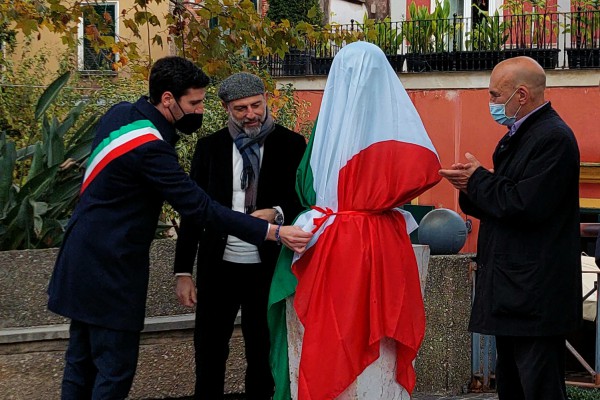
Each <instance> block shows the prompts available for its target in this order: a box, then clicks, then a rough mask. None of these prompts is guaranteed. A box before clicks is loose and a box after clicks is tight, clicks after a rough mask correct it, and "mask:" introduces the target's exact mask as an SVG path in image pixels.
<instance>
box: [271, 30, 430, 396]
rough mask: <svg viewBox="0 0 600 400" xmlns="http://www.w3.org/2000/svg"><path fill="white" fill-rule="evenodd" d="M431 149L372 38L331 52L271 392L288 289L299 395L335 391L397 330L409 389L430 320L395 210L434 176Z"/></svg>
mask: <svg viewBox="0 0 600 400" xmlns="http://www.w3.org/2000/svg"><path fill="white" fill-rule="evenodd" d="M439 168H440V164H439V160H438V157H437V154H436V151H435V149H434V147H433V145H432V143H431V141H430V139H429V137H428V136H427V133H426V131H425V128H424V127H423V124H422V122H421V119H420V117H419V115H418V113H417V111H416V109H415V108H414V106H413V104H412V102H411V101H410V99H409V97H408V95H407V93H406V91H405V90H404V88H403V86H402V84H401V83H400V81H399V79H398V77H397V75H396V73H395V72H394V71H393V70H392V69H391V67H390V65H389V63H388V61H387V59H386V58H385V55H384V54H383V52H382V51H381V50H380V49H379V48H378V47H376V46H374V45H371V44H368V43H364V42H357V43H353V44H350V45H348V46H345V47H344V48H343V49H342V50H341V51H340V52H339V53H338V54H337V55H336V57H335V59H334V62H333V65H332V68H331V72H330V74H329V77H328V79H327V84H326V88H325V91H324V94H323V100H322V104H321V109H320V112H319V118H318V121H317V123H316V125H315V129H314V131H313V134H312V136H311V139H310V142H309V145H308V148H307V150H306V153H305V155H304V159H303V160H302V163H301V165H300V167H299V169H298V174H297V180H296V188H297V191H298V194H299V196H300V197H301V200H302V202H303V203H304V205H305V207H306V208H307V211H306V212H304V213H303V214H301V215H300V216H299V217H298V218H297V220H296V221H295V225H297V226H301V227H302V228H303V229H305V230H306V231H310V230H312V231H314V232H315V235H314V237H313V239H312V241H311V243H310V244H309V247H308V249H307V250H306V251H305V252H304V253H303V254H302V255H298V254H296V255H294V254H292V253H291V251H289V250H287V249H285V250H284V251H282V254H281V256H280V259H279V262H278V264H277V267H276V271H275V276H274V278H273V283H272V287H271V293H270V299H269V324H270V329H271V346H272V347H271V365H272V370H273V375H274V378H275V383H276V394H275V399H276V400H287V399H289V398H291V393H290V387H289V383H290V382H289V364H288V353H287V333H286V321H285V299H286V298H287V297H288V296H291V295H292V294H294V293H295V298H294V308H295V310H296V313H297V315H298V318H299V320H300V321H301V323H302V325H303V327H304V338H303V342H302V354H301V359H300V370H299V381H298V397H297V398H298V399H299V400H326V399H334V398H336V396H338V395H339V394H340V393H342V392H343V391H344V390H345V389H346V388H347V387H348V385H350V384H351V383H352V382H353V381H354V380H355V379H356V377H357V376H358V375H360V373H361V372H362V371H363V370H364V369H365V368H366V367H367V366H368V365H369V364H371V363H372V362H373V361H375V360H376V359H377V358H378V357H379V349H380V341H381V340H382V338H384V337H388V338H391V339H393V340H394V341H395V342H396V349H397V375H396V379H397V381H398V382H399V383H400V384H401V385H402V386H403V387H404V388H405V389H407V390H408V392H409V393H410V392H412V390H413V388H414V385H415V380H416V377H415V372H414V369H413V366H412V361H413V360H414V358H415V356H416V354H417V350H418V348H419V346H420V344H421V342H422V339H423V335H424V330H425V315H424V308H423V301H422V296H421V289H420V283H419V276H418V270H417V264H416V260H415V257H414V253H413V250H412V245H411V243H410V239H409V237H408V234H407V232H406V222H405V217H404V216H403V214H402V213H401V212H399V211H398V210H396V209H395V208H396V207H399V206H401V205H403V204H405V203H407V202H409V201H410V200H412V199H413V198H415V197H416V196H418V195H419V194H420V193H422V192H424V191H425V190H427V189H428V188H430V187H431V186H433V185H435V184H436V183H437V182H438V181H439V176H438V170H439Z"/></svg>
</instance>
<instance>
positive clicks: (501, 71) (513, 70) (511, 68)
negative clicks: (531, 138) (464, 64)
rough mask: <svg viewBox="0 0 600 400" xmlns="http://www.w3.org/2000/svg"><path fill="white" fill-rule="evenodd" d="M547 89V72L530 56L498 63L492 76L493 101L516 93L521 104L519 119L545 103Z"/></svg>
mask: <svg viewBox="0 0 600 400" xmlns="http://www.w3.org/2000/svg"><path fill="white" fill-rule="evenodd" d="M545 89H546V73H545V72H544V69H543V68H542V67H541V66H540V64H538V63H537V62H536V61H535V60H534V59H532V58H530V57H514V58H509V59H507V60H504V61H502V62H500V63H499V64H498V65H496V67H495V68H494V70H493V71H492V75H491V76H490V96H491V101H492V102H497V103H501V102H503V101H502V100H504V101H506V100H507V99H508V97H509V96H510V95H511V94H513V93H514V94H515V97H516V98H517V99H518V102H519V105H520V109H519V112H518V115H517V119H519V118H520V117H522V116H524V115H527V114H529V112H531V111H533V110H534V109H536V108H537V107H539V106H541V105H542V104H544V102H545V100H544V90H545ZM515 91H516V92H515ZM494 97H495V98H496V99H497V100H498V101H496V100H494Z"/></svg>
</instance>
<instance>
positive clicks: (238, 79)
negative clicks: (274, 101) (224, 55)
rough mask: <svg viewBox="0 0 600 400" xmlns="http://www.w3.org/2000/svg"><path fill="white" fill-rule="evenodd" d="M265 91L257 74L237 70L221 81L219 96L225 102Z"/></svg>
mask: <svg viewBox="0 0 600 400" xmlns="http://www.w3.org/2000/svg"><path fill="white" fill-rule="evenodd" d="M264 93H265V84H264V83H263V81H262V79H260V78H259V77H258V76H256V75H253V74H249V73H247V72H238V73H237V74H233V75H231V76H230V77H229V78H227V79H225V80H224V81H223V82H221V86H220V87H219V98H220V99H221V100H223V101H224V102H225V103H229V102H230V101H233V100H237V99H243V98H245V97H251V96H256V95H257V94H264Z"/></svg>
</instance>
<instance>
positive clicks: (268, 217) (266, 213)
mask: <svg viewBox="0 0 600 400" xmlns="http://www.w3.org/2000/svg"><path fill="white" fill-rule="evenodd" d="M276 214H277V213H276V212H275V209H274V208H263V209H261V210H256V211H254V212H253V213H252V214H250V215H252V216H253V217H256V218H260V219H264V220H265V221H267V222H268V223H270V224H274V223H275V215H276Z"/></svg>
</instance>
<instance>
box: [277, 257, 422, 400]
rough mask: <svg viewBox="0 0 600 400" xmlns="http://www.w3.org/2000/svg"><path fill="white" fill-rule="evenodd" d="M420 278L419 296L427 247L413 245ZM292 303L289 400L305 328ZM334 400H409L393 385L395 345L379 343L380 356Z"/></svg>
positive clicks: (288, 310)
mask: <svg viewBox="0 0 600 400" xmlns="http://www.w3.org/2000/svg"><path fill="white" fill-rule="evenodd" d="M413 250H414V252H415V257H416V259H417V266H418V268H419V276H420V280H421V293H422V294H424V291H425V281H426V279H427V269H428V266H429V246H423V245H413ZM293 303H294V299H293V297H289V298H288V299H287V301H286V320H287V331H288V356H289V360H290V389H291V392H292V399H293V400H296V399H297V394H298V367H299V364H300V355H301V354H302V337H303V335H304V327H303V326H302V324H301V323H300V321H299V320H298V317H297V315H296V312H295V310H294V307H293ZM337 400H410V396H409V394H408V392H407V391H406V390H405V389H404V388H403V387H402V386H401V385H400V384H398V382H396V344H395V342H394V341H393V340H391V339H384V340H382V341H381V349H380V356H379V358H378V359H377V360H375V362H373V363H372V364H371V365H369V366H368V367H367V368H366V369H365V370H364V371H363V372H362V374H360V375H359V376H358V378H357V379H356V381H354V382H353V383H352V384H351V385H350V386H349V387H348V388H347V389H346V390H345V391H344V392H343V393H342V394H340V395H339V396H338V397H337Z"/></svg>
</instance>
